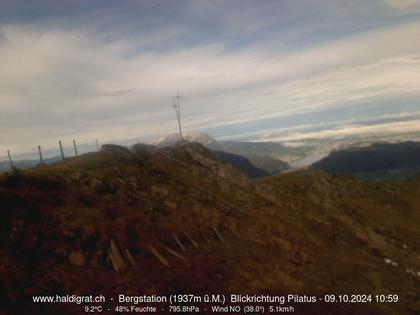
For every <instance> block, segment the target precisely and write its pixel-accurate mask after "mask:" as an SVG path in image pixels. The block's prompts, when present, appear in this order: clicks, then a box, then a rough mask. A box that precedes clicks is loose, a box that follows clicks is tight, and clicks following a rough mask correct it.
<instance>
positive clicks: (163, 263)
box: [149, 246, 170, 267]
mask: <svg viewBox="0 0 420 315" xmlns="http://www.w3.org/2000/svg"><path fill="white" fill-rule="evenodd" d="M149 249H150V252H151V253H152V254H153V256H155V257H156V258H157V260H159V262H160V263H161V264H162V265H164V266H166V267H170V264H169V262H168V261H167V260H166V259H165V258H163V256H162V255H161V254H159V252H158V251H157V250H156V249H155V248H154V247H153V246H149Z"/></svg>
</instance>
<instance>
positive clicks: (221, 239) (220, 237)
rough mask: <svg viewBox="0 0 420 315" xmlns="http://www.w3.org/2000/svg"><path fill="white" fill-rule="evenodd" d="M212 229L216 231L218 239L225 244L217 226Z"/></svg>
mask: <svg viewBox="0 0 420 315" xmlns="http://www.w3.org/2000/svg"><path fill="white" fill-rule="evenodd" d="M212 229H213V231H214V233H215V234H216V236H217V238H218V239H219V240H220V241H221V242H225V240H224V239H223V237H222V235H221V234H220V233H219V231H218V230H217V229H216V227H215V226H212Z"/></svg>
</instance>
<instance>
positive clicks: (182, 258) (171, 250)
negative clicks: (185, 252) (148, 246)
mask: <svg viewBox="0 0 420 315" xmlns="http://www.w3.org/2000/svg"><path fill="white" fill-rule="evenodd" d="M164 248H165V249H166V250H167V251H168V252H169V253H170V254H172V255H174V256H175V257H178V258H179V259H181V260H183V261H185V262H188V259H186V258H185V257H184V256H182V255H181V254H179V253H177V252H176V251H174V250H173V249H170V248H169V247H166V246H164Z"/></svg>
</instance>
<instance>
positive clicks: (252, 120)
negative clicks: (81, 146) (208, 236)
mask: <svg viewBox="0 0 420 315" xmlns="http://www.w3.org/2000/svg"><path fill="white" fill-rule="evenodd" d="M419 39H420V0H370V1H365V0H330V1H327V0H276V1H270V0H262V1H247V0H213V1H200V0H196V1H184V0H177V1H175V0H167V1H161V0H144V1H141V0H138V1H135V0H120V1H114V0H89V1H86V0H37V1H27V0H0V70H1V71H0V152H5V150H6V149H10V150H11V151H12V152H27V151H31V150H35V149H34V148H36V146H37V145H38V144H40V145H42V146H43V147H46V148H48V147H50V148H51V147H55V146H56V144H57V142H58V139H61V140H63V142H64V143H67V144H69V143H71V141H72V139H76V140H77V141H78V142H79V143H84V142H93V141H95V139H99V141H100V142H112V141H117V140H119V139H138V140H139V141H151V140H153V139H155V138H158V137H161V136H163V135H167V134H171V133H174V132H176V131H177V123H176V117H175V113H174V111H173V108H172V107H171V103H172V96H173V95H175V93H176V89H177V88H179V90H180V93H181V94H182V95H183V98H182V99H181V110H182V120H183V127H184V129H185V130H202V131H205V132H208V133H209V134H211V135H212V136H214V137H216V138H218V139H241V140H258V141H261V140H273V139H274V140H278V141H290V140H304V139H306V138H325V137H335V136H346V135H353V134H364V133H371V132H373V133H375V132H384V131H385V132H389V133H395V132H419V131H420V103H419V96H420V40H419ZM2 154H3V153H0V156H1V155H2Z"/></svg>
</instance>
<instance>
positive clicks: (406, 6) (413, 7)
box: [383, 0, 420, 13]
mask: <svg viewBox="0 0 420 315" xmlns="http://www.w3.org/2000/svg"><path fill="white" fill-rule="evenodd" d="M383 1H384V2H385V4H386V5H387V6H389V7H391V8H392V9H395V10H397V11H399V12H402V13H416V12H419V11H420V1H419V0H383Z"/></svg>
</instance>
